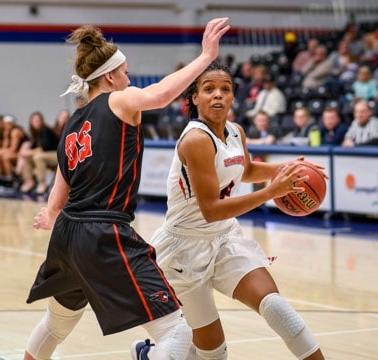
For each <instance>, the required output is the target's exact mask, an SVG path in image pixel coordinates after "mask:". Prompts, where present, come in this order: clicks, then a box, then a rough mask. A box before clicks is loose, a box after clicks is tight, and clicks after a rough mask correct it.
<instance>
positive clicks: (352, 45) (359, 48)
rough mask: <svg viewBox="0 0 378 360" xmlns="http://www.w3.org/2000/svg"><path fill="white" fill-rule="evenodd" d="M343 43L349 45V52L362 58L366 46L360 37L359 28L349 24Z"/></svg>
mask: <svg viewBox="0 0 378 360" xmlns="http://www.w3.org/2000/svg"><path fill="white" fill-rule="evenodd" d="M342 40H343V41H346V42H347V43H348V44H349V45H348V47H349V52H350V53H351V54H352V55H353V56H357V57H360V56H361V55H362V54H363V52H364V45H363V43H362V41H361V39H359V37H358V27H357V25H356V24H349V25H348V27H347V29H346V32H345V33H344V36H343V39H342Z"/></svg>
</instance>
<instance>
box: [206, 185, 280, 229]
mask: <svg viewBox="0 0 378 360" xmlns="http://www.w3.org/2000/svg"><path fill="white" fill-rule="evenodd" d="M272 198H273V193H272V192H271V189H270V188H269V187H266V188H264V189H262V190H258V191H256V192H253V193H251V194H247V195H243V196H238V197H233V198H226V199H219V200H216V201H214V202H212V203H211V204H209V205H208V206H201V211H202V214H203V216H204V217H205V219H206V220H207V221H208V222H213V221H219V220H226V219H230V218H233V217H236V216H240V215H243V214H245V213H247V212H249V211H251V210H253V209H256V208H257V207H259V206H261V205H262V204H264V203H265V202H267V201H268V200H270V199H272Z"/></svg>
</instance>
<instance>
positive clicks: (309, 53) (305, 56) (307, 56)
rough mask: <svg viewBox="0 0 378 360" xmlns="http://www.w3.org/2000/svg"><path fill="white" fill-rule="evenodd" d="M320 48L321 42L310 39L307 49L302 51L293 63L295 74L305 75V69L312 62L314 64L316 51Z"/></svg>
mask: <svg viewBox="0 0 378 360" xmlns="http://www.w3.org/2000/svg"><path fill="white" fill-rule="evenodd" d="M318 46H319V41H318V40H317V39H309V40H308V41H307V49H306V50H302V51H300V52H299V53H298V54H297V56H296V57H295V59H294V61H293V64H292V69H293V72H297V73H303V69H305V68H306V67H307V66H308V65H309V63H310V62H312V59H313V57H314V55H315V50H316V48H317V47H318Z"/></svg>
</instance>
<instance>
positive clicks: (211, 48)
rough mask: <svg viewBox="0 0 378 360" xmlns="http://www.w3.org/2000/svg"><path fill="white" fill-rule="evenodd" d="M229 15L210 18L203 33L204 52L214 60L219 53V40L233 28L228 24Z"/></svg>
mask: <svg viewBox="0 0 378 360" xmlns="http://www.w3.org/2000/svg"><path fill="white" fill-rule="evenodd" d="M228 19H229V18H228V17H225V18H216V19H212V20H210V21H209V22H208V23H207V25H206V29H205V31H204V33H203V39H202V54H203V55H206V56H208V57H209V58H210V59H211V61H214V60H215V59H216V58H217V56H218V53H219V41H220V39H221V37H222V36H223V35H224V34H225V33H226V32H227V31H228V30H229V29H230V28H231V26H230V25H228Z"/></svg>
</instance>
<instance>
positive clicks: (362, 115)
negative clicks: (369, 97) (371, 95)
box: [342, 100, 378, 147]
mask: <svg viewBox="0 0 378 360" xmlns="http://www.w3.org/2000/svg"><path fill="white" fill-rule="evenodd" d="M342 145H343V146H348V147H351V146H360V145H378V119H377V118H375V117H373V112H372V110H371V109H370V107H369V104H368V102H367V101H366V100H359V101H358V102H357V103H356V104H355V105H354V120H353V122H352V124H351V125H350V127H349V129H348V131H347V133H346V134H345V138H344V141H343V144H342Z"/></svg>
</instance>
